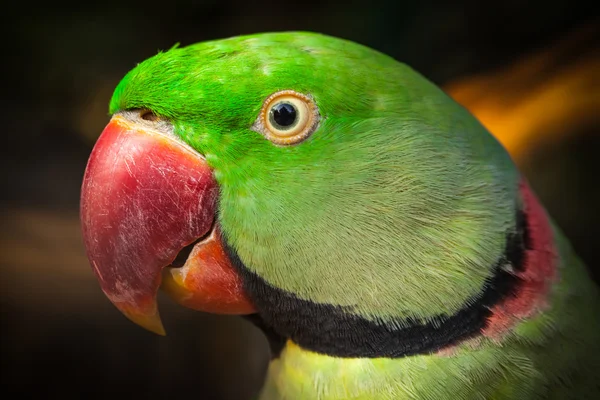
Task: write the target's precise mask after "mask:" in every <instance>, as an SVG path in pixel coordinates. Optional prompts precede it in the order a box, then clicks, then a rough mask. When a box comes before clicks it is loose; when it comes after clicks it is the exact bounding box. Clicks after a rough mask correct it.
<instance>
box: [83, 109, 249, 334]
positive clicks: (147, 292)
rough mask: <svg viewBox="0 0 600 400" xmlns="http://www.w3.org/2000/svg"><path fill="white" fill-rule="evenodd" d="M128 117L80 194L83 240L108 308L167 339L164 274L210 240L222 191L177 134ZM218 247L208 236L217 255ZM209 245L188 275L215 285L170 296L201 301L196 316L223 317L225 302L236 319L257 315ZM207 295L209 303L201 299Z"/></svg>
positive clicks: (92, 165) (191, 262)
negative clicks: (186, 250) (161, 299)
mask: <svg viewBox="0 0 600 400" xmlns="http://www.w3.org/2000/svg"><path fill="white" fill-rule="evenodd" d="M125 115H126V114H124V115H120V114H117V115H115V116H114V117H113V118H112V120H111V121H110V123H109V124H108V125H107V126H106V128H105V129H104V132H103V133H102V135H101V136H100V138H99V139H98V142H97V143H96V146H95V147H94V149H93V151H92V154H91V156H90V159H89V161H88V166H87V169H86V172H85V176H84V179H83V186H82V193H81V224H82V230H83V237H84V242H85V246H86V250H87V255H88V258H89V260H90V264H91V265H92V267H93V270H94V272H95V274H96V276H97V278H98V280H99V282H100V286H101V288H102V290H103V291H104V293H105V294H106V296H107V297H108V298H109V299H110V301H111V302H112V303H113V304H114V305H115V306H116V307H117V308H118V309H119V310H120V311H121V312H122V313H123V314H125V315H126V316H127V317H128V318H129V319H131V320H132V321H134V322H136V323H137V324H139V325H141V326H143V327H144V328H146V329H149V330H151V331H153V332H155V333H158V334H163V335H164V333H165V331H164V328H163V325H162V323H161V320H160V317H159V314H158V308H157V304H156V295H157V291H158V288H159V286H160V285H161V272H162V270H163V268H164V267H166V266H169V264H171V263H172V262H173V260H174V259H175V257H176V256H177V254H178V253H179V251H180V250H181V249H182V248H183V247H185V246H187V245H189V244H191V243H193V242H194V241H196V240H197V239H198V238H201V237H203V236H206V235H208V234H209V233H211V228H212V227H213V225H214V224H213V222H214V218H215V208H216V201H217V196H218V188H217V184H216V182H215V180H214V178H213V175H212V171H211V170H210V168H209V167H208V165H207V164H206V161H205V159H204V157H203V156H201V155H200V154H198V153H197V152H196V151H195V150H193V149H192V148H191V147H189V146H188V145H186V144H185V143H183V142H182V141H181V140H179V139H178V138H177V137H176V136H175V135H174V134H172V133H170V132H163V131H162V130H159V129H154V127H153V126H152V124H151V123H144V121H134V119H132V118H127V117H126V116H125ZM219 238H220V237H217V240H220V239H219ZM214 241H215V235H214V234H210V235H209V240H208V242H209V244H210V246H209V247H210V248H211V249H212V248H214V247H215V245H214V243H213V242H214ZM206 242H207V241H206V240H205V241H202V242H200V243H198V244H197V245H196V246H195V248H194V251H192V255H191V256H190V258H189V259H188V261H187V262H186V267H187V269H188V270H190V271H188V272H187V274H188V275H190V276H196V277H202V276H204V275H208V276H210V277H211V282H209V283H204V282H198V280H199V279H200V278H197V279H195V281H194V282H193V285H192V286H191V287H189V286H186V285H187V283H186V281H185V280H182V279H179V280H177V281H173V282H170V284H169V287H170V288H171V289H170V290H169V291H170V292H176V294H178V296H179V297H180V298H179V299H178V298H177V296H175V297H176V299H177V300H178V301H180V302H184V301H183V300H188V298H189V297H193V298H195V299H199V300H198V301H197V302H194V301H187V304H186V305H187V306H190V307H193V308H197V309H204V308H208V310H207V311H213V310H217V311H218V310H219V306H218V304H217V305H215V304H214V303H215V302H218V303H219V304H220V303H221V302H225V303H227V304H228V305H227V307H228V308H227V307H226V308H227V309H228V310H229V309H231V311H232V312H238V313H246V312H252V311H253V307H252V306H251V305H250V303H249V302H248V300H247V298H246V296H245V294H244V293H243V291H242V289H241V286H242V285H241V284H240V282H239V277H238V276H237V274H235V273H234V270H233V268H232V267H231V263H230V262H229V260H228V258H227V256H226V255H225V252H224V251H221V252H218V254H217V255H216V256H214V255H213V253H214V250H210V249H209V250H210V251H211V255H212V257H208V261H206V259H207V257H206V254H205V253H206V251H204V250H203V249H204V247H206ZM219 244H220V242H219ZM199 260H200V261H199ZM202 260H204V262H202ZM199 271H200V272H199ZM207 271H208V272H209V273H208V274H207ZM190 272H191V274H190ZM231 287H233V288H235V290H234V291H231ZM219 288H224V290H223V292H222V293H221V292H219ZM227 290H229V291H227ZM207 291H208V293H209V294H210V295H211V297H210V299H212V300H210V301H207V300H206V299H204V298H203V294H204V292H207ZM215 292H217V293H216V296H215ZM183 294H185V296H184V295H183ZM219 294H221V297H219ZM225 297H227V299H225ZM211 301H212V303H211ZM196 303H199V304H200V305H199V306H197V307H194V306H195V304H196ZM231 304H234V306H233V307H231ZM235 304H239V306H238V307H236V306H235Z"/></svg>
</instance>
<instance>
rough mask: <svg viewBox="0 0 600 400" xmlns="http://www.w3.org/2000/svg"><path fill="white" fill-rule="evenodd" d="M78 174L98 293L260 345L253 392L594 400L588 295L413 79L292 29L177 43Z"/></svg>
mask: <svg viewBox="0 0 600 400" xmlns="http://www.w3.org/2000/svg"><path fill="white" fill-rule="evenodd" d="M110 114H111V115H112V119H111V120H110V122H109V124H108V125H107V126H106V128H105V130H104V131H103V133H102V135H101V136H100V137H99V139H98V141H97V143H96V145H95V147H94V149H93V151H92V154H91V156H90V159H89V161H88V166H87V169H86V172H85V176H84V180H83V186H82V197H81V222H82V229H83V236H84V241H85V245H86V250H87V255H88V258H89V260H90V264H91V266H92V268H93V270H94V272H95V275H96V276H97V278H98V280H99V282H100V285H101V287H102V289H103V291H104V293H105V294H106V296H107V297H108V298H109V299H110V301H111V302H112V303H114V304H115V306H116V307H117V308H118V309H119V310H120V311H121V312H123V313H124V314H125V315H126V316H127V317H128V318H130V319H131V320H133V321H134V322H136V323H138V324H140V325H141V326H143V327H145V328H147V329H149V330H151V331H154V332H156V333H159V334H164V329H163V326H162V323H161V322H160V317H159V314H158V308H157V303H156V296H157V291H158V290H159V289H162V290H164V291H165V292H167V293H168V294H169V295H170V296H171V297H172V298H173V299H175V301H177V302H178V303H180V304H182V305H183V306H186V307H190V308H193V309H196V310H202V311H206V312H214V313H222V314H235V315H245V316H246V317H247V318H249V319H251V320H253V321H254V322H255V323H256V324H257V325H259V326H260V327H262V329H263V330H264V331H265V333H266V334H267V335H268V337H269V338H270V339H271V341H272V343H273V348H272V349H273V351H272V359H271V362H270V365H269V368H268V372H267V377H266V381H265V384H264V386H263V388H262V390H261V393H260V398H261V399H324V400H325V399H394V400H396V399H436V400H437V399H542V398H543V399H568V398H569V399H570V398H572V399H597V398H600V383H599V379H600V351H599V350H600V345H599V334H600V296H599V291H598V288H597V286H596V285H595V284H594V283H593V282H592V281H591V279H590V278H589V276H588V273H587V271H586V267H585V265H583V263H582V262H581V261H580V260H579V258H578V257H577V255H576V254H575V253H574V251H573V249H572V248H571V246H570V244H569V242H568V240H567V239H566V238H565V237H564V235H563V234H562V233H561V231H560V229H559V228H558V227H557V226H556V224H555V223H554V222H553V221H552V219H551V218H550V217H549V216H548V215H547V213H546V212H545V210H544V208H543V206H542V205H541V204H540V203H539V201H538V200H537V198H536V195H535V194H534V193H533V192H532V190H531V188H530V187H529V185H528V183H527V180H526V179H525V178H524V176H523V175H521V174H520V173H519V171H518V170H517V168H516V167H515V165H514V164H513V162H512V161H511V159H510V157H509V155H508V154H507V152H506V151H505V150H504V148H503V147H502V146H501V145H500V144H499V143H498V142H497V141H496V140H495V139H494V138H493V137H492V135H490V134H489V133H488V132H487V131H486V130H485V128H483V127H482V125H481V124H480V123H479V122H478V121H477V120H476V119H475V118H474V117H473V116H472V115H470V114H469V113H468V112H467V111H466V110H465V109H464V108H463V107H461V106H460V105H458V104H457V103H456V102H454V101H453V100H452V99H450V98H449V97H448V96H447V95H446V94H445V93H444V92H443V91H442V90H440V89H439V88H438V87H436V86H435V85H434V84H432V83H431V82H429V81H428V80H426V79H425V78H424V77H422V76H421V75H419V74H418V73H417V72H415V71H414V70H412V69H411V68H410V67H408V66H406V65H404V64H401V63H399V62H397V61H396V60H394V59H392V58H390V57H388V56H386V55H384V54H381V53H379V52H377V51H375V50H372V49H369V48H367V47H364V46H362V45H359V44H356V43H353V42H350V41H346V40H342V39H338V38H334V37H329V36H325V35H321V34H316V33H307V32H283V33H265V34H255V35H248V36H239V37H233V38H229V39H223V40H216V41H209V42H203V43H199V44H194V45H190V46H187V47H183V48H179V47H175V48H172V49H170V50H169V51H165V52H160V53H159V54H157V55H155V56H153V57H151V58H149V59H147V60H146V61H144V62H142V63H140V64H138V65H137V66H136V67H135V68H134V69H133V70H132V71H130V72H129V73H128V74H127V75H126V76H125V77H124V78H123V80H122V81H121V82H120V83H119V85H118V86H117V88H116V90H115V92H114V95H113V97H112V99H111V101H110Z"/></svg>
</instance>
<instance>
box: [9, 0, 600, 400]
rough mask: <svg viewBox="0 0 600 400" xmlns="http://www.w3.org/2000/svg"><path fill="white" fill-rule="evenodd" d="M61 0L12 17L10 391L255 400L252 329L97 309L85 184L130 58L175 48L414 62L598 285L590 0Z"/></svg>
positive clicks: (599, 200) (596, 104) (599, 93)
mask: <svg viewBox="0 0 600 400" xmlns="http://www.w3.org/2000/svg"><path fill="white" fill-rule="evenodd" d="M69 3H70V4H69ZM69 3H64V4H61V2H60V1H57V2H52V3H45V5H35V6H34V3H31V2H20V3H19V4H13V5H12V6H8V5H5V6H3V17H2V21H3V24H2V28H1V29H2V31H4V32H3V35H2V38H3V41H2V44H3V56H2V68H3V70H4V71H5V73H4V76H5V78H6V79H5V81H6V83H5V90H4V95H3V96H2V100H1V101H2V103H1V107H0V112H1V113H2V115H1V117H2V122H3V124H4V126H5V128H4V134H3V138H4V144H3V145H2V146H0V148H1V150H2V156H1V157H0V166H1V172H0V177H1V179H2V180H1V184H2V186H1V188H2V190H1V193H2V194H1V197H0V204H1V216H2V219H1V224H2V225H1V229H0V290H1V292H0V305H1V322H0V323H1V341H0V344H1V354H2V365H1V370H0V375H1V385H2V392H4V393H12V394H13V395H18V397H21V398H22V397H28V396H30V395H32V394H34V393H44V395H45V397H50V398H51V397H53V396H60V397H62V398H115V397H116V398H121V397H124V396H127V395H129V396H132V397H133V398H138V397H140V398H141V397H144V398H148V399H149V398H157V399H158V398H168V397H173V398H174V397H175V396H177V395H194V396H195V398H200V399H248V398H250V397H251V396H252V395H253V394H254V393H256V391H257V390H258V388H259V387H260V385H261V382H262V378H263V374H264V371H265V368H266V365H267V362H268V352H267V348H268V347H267V344H266V341H265V340H264V338H263V337H262V334H261V333H260V332H259V331H258V330H256V329H255V328H254V327H253V326H252V325H251V324H249V323H248V322H246V321H244V320H242V319H240V318H235V317H220V316H211V315H206V314H202V313H197V312H192V311H188V310H185V309H182V308H180V307H176V306H174V305H173V304H172V303H171V302H170V300H168V299H166V298H165V299H162V301H161V310H162V315H163V320H164V322H165V326H166V328H167V331H168V332H169V336H167V337H166V338H160V337H157V336H154V335H153V334H150V333H148V332H146V331H144V330H142V329H141V328H138V327H137V326H134V325H133V324H132V323H130V322H129V321H127V320H126V319H125V318H124V317H122V316H121V315H120V314H119V313H118V312H117V310H116V309H115V308H114V307H113V306H112V305H111V304H110V303H109V302H108V300H106V299H105V297H104V296H103V294H102V293H101V291H100V289H99V287H98V285H97V283H96V280H95V278H94V277H93V275H92V272H91V269H90V268H89V265H88V262H87V259H86V257H85V255H84V251H83V247H82V240H81V237H80V232H79V221H78V201H79V189H80V184H81V179H82V176H83V171H84V168H85V164H86V161H87V157H88V155H89V153H90V151H91V149H92V146H93V144H94V141H95V140H96V138H97V137H98V135H99V134H100V132H101V131H102V128H103V127H104V125H105V124H106V123H107V122H108V119H109V117H108V115H107V104H108V100H109V98H110V95H111V93H112V90H113V88H114V87H115V85H116V84H117V83H118V81H119V80H120V78H121V77H122V76H123V75H124V74H125V73H126V72H127V71H128V70H129V69H131V68H132V67H133V66H135V64H136V63H137V62H139V61H142V60H143V59H145V58H147V57H150V56H152V55H154V54H156V52H157V51H158V50H165V49H168V48H170V47H171V46H172V45H173V44H174V43H176V42H180V43H181V44H182V45H187V44H191V43H195V42H199V41H204V40H208V39H217V38H223V37H228V36H233V35H238V34H246V33H256V32H262V31H281V30H310V31H318V32H323V33H327V34H331V35H336V36H340V37H343V38H347V39H351V40H354V41H357V42H360V43H362V44H366V45H369V46H371V47H373V48H376V49H378V50H381V51H383V52H386V53H388V54H390V55H392V56H394V57H395V58H397V59H398V60H401V61H403V62H406V63H408V64H409V65H411V66H413V67H414V68H416V69H417V70H419V71H420V72H421V73H423V74H424V75H425V76H426V77H428V78H429V79H431V80H432V81H434V82H436V83H437V84H439V85H440V86H442V87H443V88H444V89H446V90H447V91H448V93H449V94H451V95H452V96H454V97H455V98H456V99H457V100H458V101H459V102H461V103H462V104H464V105H465V106H466V107H467V108H469V109H470V110H471V111H472V112H473V113H474V114H475V115H476V116H477V117H478V118H479V119H480V120H481V121H482V122H483V123H484V125H486V126H487V127H488V128H489V129H490V130H491V131H492V133H494V134H495V135H496V136H497V137H498V138H499V139H500V141H501V142H502V143H503V144H504V145H505V146H506V147H507V148H508V150H509V151H510V152H511V154H512V156H513V157H514V159H515V161H516V162H517V163H518V164H519V166H520V167H521V169H522V171H523V172H524V173H525V175H526V176H527V177H528V178H529V180H530V181H531V184H532V186H533V188H534V189H535V190H536V191H537V193H538V195H539V197H541V199H542V201H543V202H544V203H545V205H546V206H547V209H548V210H549V212H550V213H551V214H552V216H553V217H554V218H555V220H556V221H557V222H558V224H559V225H560V226H561V227H562V228H563V230H564V231H565V232H566V234H567V235H568V236H569V237H570V238H571V240H572V243H573V245H574V247H575V248H576V250H577V251H578V253H579V254H580V255H581V257H582V258H583V259H584V260H585V261H586V263H587V264H588V265H589V266H590V270H591V271H592V273H593V274H594V276H595V278H596V279H598V278H599V277H600V273H599V270H598V267H597V266H598V264H599V263H598V261H599V255H598V244H599V237H600V220H599V215H600V212H599V211H598V207H599V205H600V185H599V178H598V175H597V174H596V172H595V171H596V167H597V160H598V158H599V157H600V152H599V151H600V135H599V133H600V132H599V129H600V90H599V89H600V77H599V71H600V57H599V53H598V48H599V47H598V44H599V40H598V39H599V31H598V22H599V20H598V18H597V10H596V9H594V8H592V7H593V2H589V1H579V0H577V1H576V0H563V1H540V0H533V1H528V2H523V1H517V0H507V1H503V2H479V1H454V2H447V1H398V0H388V1H377V0H372V1H346V2H345V3H342V2H333V1H314V0H304V1H302V2H294V1H287V2H285V1H281V0H279V1H275V0H261V1H252V2H251V1H241V0H238V1H195V2H194V1H176V0H170V1H167V2H163V3H158V2H148V1H146V2H143V3H134V2H127V3H125V2H122V1H114V0H106V1H104V2H102V3H101V4H93V3H90V4H84V2H80V3H73V2H69ZM484 3H485V4H484Z"/></svg>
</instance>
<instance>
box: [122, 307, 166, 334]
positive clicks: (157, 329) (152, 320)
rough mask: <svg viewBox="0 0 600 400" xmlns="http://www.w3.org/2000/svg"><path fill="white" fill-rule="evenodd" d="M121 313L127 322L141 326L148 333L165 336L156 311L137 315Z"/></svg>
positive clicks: (127, 312)
mask: <svg viewBox="0 0 600 400" xmlns="http://www.w3.org/2000/svg"><path fill="white" fill-rule="evenodd" d="M121 311H122V312H123V314H125V316H126V317H127V318H128V319H129V320H131V321H132V322H133V323H135V324H137V325H139V326H141V327H142V328H144V329H146V330H149V331H150V332H153V333H155V334H157V335H159V336H167V333H166V332H165V328H164V326H163V324H162V321H161V319H160V315H159V314H158V311H156V312H154V313H152V314H146V313H137V312H131V311H124V310H121Z"/></svg>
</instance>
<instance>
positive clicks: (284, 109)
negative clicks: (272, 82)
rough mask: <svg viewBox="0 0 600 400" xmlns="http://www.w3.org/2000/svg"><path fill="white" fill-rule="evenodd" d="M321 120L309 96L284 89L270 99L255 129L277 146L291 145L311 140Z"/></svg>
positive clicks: (264, 106) (263, 108)
mask: <svg viewBox="0 0 600 400" xmlns="http://www.w3.org/2000/svg"><path fill="white" fill-rule="evenodd" d="M319 119H320V116H319V110H318V108H317V105H316V104H315V102H314V100H313V99H312V98H311V97H310V96H307V95H305V94H302V93H298V92H296V91H294V90H282V91H279V92H275V93H273V94H272V95H270V96H269V97H267V99H266V100H265V102H264V104H263V106H262V109H261V110H260V114H259V117H258V119H257V121H256V123H255V124H254V128H255V130H256V131H258V132H260V133H261V134H262V135H263V136H264V137H265V138H267V139H268V140H270V141H271V142H273V143H274V144H277V145H282V146H289V145H292V144H297V143H300V142H302V141H303V140H305V139H306V138H308V137H309V136H310V135H311V134H312V133H313V132H314V131H315V130H316V129H317V126H318V124H319Z"/></svg>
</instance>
